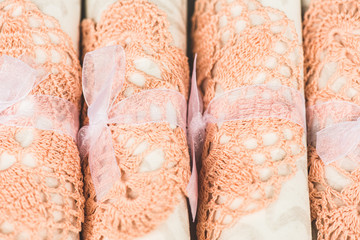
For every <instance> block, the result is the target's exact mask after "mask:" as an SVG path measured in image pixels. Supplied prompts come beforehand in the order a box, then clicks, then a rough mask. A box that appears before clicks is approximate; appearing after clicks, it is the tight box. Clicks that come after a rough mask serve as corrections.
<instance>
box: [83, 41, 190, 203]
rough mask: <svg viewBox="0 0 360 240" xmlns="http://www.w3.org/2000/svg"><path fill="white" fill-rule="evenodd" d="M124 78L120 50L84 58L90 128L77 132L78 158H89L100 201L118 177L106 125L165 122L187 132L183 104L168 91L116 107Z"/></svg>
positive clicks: (106, 50) (134, 98)
mask: <svg viewBox="0 0 360 240" xmlns="http://www.w3.org/2000/svg"><path fill="white" fill-rule="evenodd" d="M124 77H125V52H124V50H123V48H122V47H121V46H109V47H104V48H101V49H98V50H95V51H93V52H89V53H87V54H86V55H85V58H84V66H83V92H84V97H85V101H86V103H87V105H88V106H89V108H88V117H89V125H88V126H85V127H83V128H82V129H81V130H80V132H79V140H80V146H79V149H80V154H81V156H82V157H84V156H86V155H88V159H89V167H90V172H91V177H92V180H93V184H94V188H95V191H96V196H97V199H98V200H102V199H103V198H104V197H105V195H106V194H107V193H108V192H109V191H110V190H111V188H112V187H113V185H114V184H115V182H116V181H117V180H118V179H119V178H120V177H121V173H120V169H119V167H118V164H117V159H116V156H115V151H114V147H113V142H112V135H111V131H110V128H109V126H108V124H130V125H136V124H145V123H155V122H168V123H169V124H170V126H173V127H174V126H175V127H176V126H180V127H181V128H183V129H184V131H185V130H186V122H185V119H186V100H185V98H184V96H183V95H182V94H181V93H179V92H177V91H175V90H169V89H152V90H145V91H141V92H140V93H137V94H134V95H132V96H130V97H128V98H125V99H123V100H121V101H120V102H118V103H116V104H115V100H116V99H117V97H118V95H119V94H120V92H121V90H122V86H123V82H124Z"/></svg>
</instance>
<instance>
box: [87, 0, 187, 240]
mask: <svg viewBox="0 0 360 240" xmlns="http://www.w3.org/2000/svg"><path fill="white" fill-rule="evenodd" d="M98 2H99V3H97V2H94V1H88V2H87V7H88V8H91V7H93V4H95V5H96V6H102V5H101V4H100V2H102V1H98ZM112 2H114V1H112ZM153 2H154V1H153ZM158 2H159V4H160V2H161V1H158ZM162 3H163V4H165V3H168V5H169V7H170V8H169V11H180V12H182V11H183V10H176V9H178V8H183V7H185V6H183V5H179V2H178V1H173V4H174V5H173V6H171V3H170V2H165V1H162ZM104 4H105V3H104ZM106 6H107V7H105V8H103V9H104V10H103V12H101V14H102V16H101V17H100V18H98V17H97V16H95V15H91V16H90V17H91V18H93V19H94V20H95V21H96V20H97V19H99V20H98V21H97V23H95V21H94V20H92V19H86V20H84V21H83V23H82V29H83V49H84V51H85V52H89V51H93V50H95V49H96V51H94V52H92V53H91V55H86V58H85V60H84V61H85V62H84V64H86V62H87V61H86V59H87V58H88V56H94V54H95V55H96V54H97V53H98V51H100V50H101V49H103V47H105V46H110V45H119V46H121V47H122V48H123V49H124V55H125V59H126V60H125V63H124V64H125V71H124V74H120V75H119V77H118V78H115V79H114V81H115V80H116V81H115V83H116V86H119V84H120V83H122V86H121V89H120V90H119V94H118V96H117V97H115V98H114V99H115V100H114V101H113V103H112V105H111V106H108V107H109V108H110V109H113V107H114V106H116V105H118V104H121V103H126V102H131V101H132V100H129V99H131V98H136V97H137V96H141V94H145V92H146V91H150V90H151V91H162V90H168V91H173V92H177V93H180V94H181V95H182V96H183V97H185V98H186V97H187V95H188V86H189V82H188V79H189V76H188V74H189V70H188V65H187V58H186V56H185V53H184V50H183V49H181V48H180V47H179V46H176V44H175V43H176V42H181V41H182V42H183V43H185V35H175V36H174V35H172V34H171V32H170V31H169V28H170V27H169V26H171V25H172V24H174V25H175V26H176V25H177V24H178V23H175V22H174V23H169V18H170V17H168V18H167V17H166V16H170V15H169V14H167V12H164V11H162V10H161V8H160V7H158V4H157V3H156V4H154V3H152V2H150V1H146V0H131V1H130V0H123V1H117V2H114V3H111V4H109V5H106ZM97 8H98V7H96V8H94V9H97ZM170 9H171V10H170ZM89 11H90V10H87V12H89ZM90 12H91V11H90ZM182 21H183V19H180V22H179V25H181V24H182ZM184 26H185V24H184ZM182 36H184V38H183V39H178V38H180V37H182ZM174 39H176V41H175V40H174ZM99 56H100V55H99ZM101 56H102V55H101ZM93 58H94V60H96V59H97V58H99V57H93ZM110 59H117V58H116V57H115V58H108V60H107V61H109V64H110V63H111V60H110ZM120 59H123V58H120ZM121 62H123V61H121V60H119V64H120V63H121ZM92 65H93V64H90V65H89V66H92ZM105 65H106V60H105ZM94 66H95V65H94ZM84 67H85V65H84ZM90 70H91V67H90ZM109 71H110V70H109ZM86 72H87V71H85V69H84V74H86ZM109 74H110V73H109ZM121 76H122V77H121ZM84 79H86V77H85V75H84ZM122 79H123V80H122ZM90 86H91V85H90ZM99 88H101V86H99ZM113 88H114V87H112V89H113ZM95 89H96V88H95ZM104 89H107V88H104ZM98 90H99V89H98ZM115 92H116V91H115ZM140 99H141V98H140ZM150 99H151V100H148V103H147V104H150V105H149V106H150V107H149V108H150V112H151V114H150V120H151V119H153V118H154V117H155V119H157V117H156V116H157V114H159V113H160V112H162V111H161V109H163V107H164V106H165V107H166V112H167V116H166V118H165V119H166V121H163V122H156V121H155V122H151V121H147V120H144V119H147V117H146V116H147V115H146V113H148V112H149V111H148V110H146V111H145V110H144V111H140V112H138V113H137V111H138V110H139V108H138V107H136V105H133V104H130V105H129V107H127V111H123V112H121V111H120V112H118V111H117V110H116V114H114V116H110V115H108V116H107V117H106V118H101V119H99V120H101V121H100V123H102V128H103V127H104V123H108V128H110V132H111V139H112V146H113V149H114V151H115V157H114V156H113V155H112V156H108V155H106V156H104V158H98V160H97V161H98V162H95V163H94V161H93V160H91V159H90V158H91V151H89V157H90V158H89V159H87V158H84V165H83V169H84V173H85V195H86V198H87V199H86V207H85V224H84V226H83V237H84V238H85V239H111V240H113V239H147V240H148V239H178V240H182V239H190V236H189V219H188V210H187V204H186V196H185V195H186V187H187V184H188V182H189V177H190V162H189V154H188V148H187V141H186V132H185V131H184V129H183V127H181V126H179V124H178V121H177V120H176V119H177V118H176V116H177V115H176V112H177V107H176V104H175V102H174V103H171V102H170V100H171V98H164V99H167V100H163V101H162V104H158V102H157V100H156V98H155V97H154V98H150ZM178 102H179V101H178ZM87 103H88V104H90V106H91V102H89V101H88V100H87ZM98 104H100V103H98ZM102 104H105V103H102ZM102 104H101V105H102ZM147 104H142V103H141V102H140V106H143V107H145V108H146V105H147ZM105 105H107V104H105ZM90 106H89V109H88V112H87V114H88V115H89V114H90V115H92V113H91V112H93V111H94V110H92V109H91V108H93V107H90ZM102 106H104V105H102ZM124 109H125V108H124ZM146 109H147V108H146ZM90 110H91V111H90ZM127 112H128V113H131V114H132V113H134V115H133V116H132V117H130V119H133V120H130V121H127V122H126V121H125V122H124V121H115V122H111V121H112V119H113V118H116V119H117V120H119V119H126V118H127V117H124V116H123V114H125V115H128V114H127ZM135 113H136V114H140V115H139V117H140V119H142V121H141V122H137V120H136V119H137V118H133V117H134V116H135V115H136V114H135ZM90 115H89V119H88V120H87V119H86V120H85V121H84V124H88V123H89V128H93V127H91V126H94V121H93V120H91V117H90ZM100 115H101V114H100ZM161 119H163V118H161ZM95 122H96V121H95ZM137 123H138V124H137ZM105 132H106V131H105V128H104V131H102V133H100V132H98V133H97V134H100V135H99V136H101V137H104V139H108V137H106V134H105ZM94 134H96V133H94ZM85 136H87V135H85ZM88 142H89V145H88V146H91V145H93V146H96V144H91V141H90V140H89V141H88ZM86 145H87V144H85V146H86ZM93 152H96V151H95V150H94V151H93ZM105 157H106V159H109V160H106V161H105ZM94 158H95V157H94ZM110 162H112V163H114V162H115V163H116V166H117V167H116V168H115V170H114V168H113V167H111V166H113V165H112V164H109V163H110ZM93 163H94V164H93ZM105 163H106V164H105ZM94 169H95V171H93V170H94ZM96 169H98V170H99V171H98V170H96ZM105 169H107V171H105ZM106 174H108V175H112V176H114V177H115V178H112V177H109V176H107V175H106ZM96 176H98V177H96ZM119 176H120V177H119ZM107 181H109V182H110V185H109V184H105V183H106V182H107ZM103 183H104V184H103ZM102 186H104V187H102ZM104 189H105V190H104Z"/></svg>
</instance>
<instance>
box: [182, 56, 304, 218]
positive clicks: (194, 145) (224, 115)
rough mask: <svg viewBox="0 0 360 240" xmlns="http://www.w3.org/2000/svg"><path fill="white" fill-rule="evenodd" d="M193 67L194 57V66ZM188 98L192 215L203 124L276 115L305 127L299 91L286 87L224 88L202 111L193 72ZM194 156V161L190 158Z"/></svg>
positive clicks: (204, 126)
mask: <svg viewBox="0 0 360 240" xmlns="http://www.w3.org/2000/svg"><path fill="white" fill-rule="evenodd" d="M195 67H196V57H195V60H194V69H195ZM191 86H192V87H191V93H190V99H189V119H188V128H189V130H188V141H189V145H190V150H191V157H192V159H193V164H192V174H191V177H190V183H189V185H188V187H187V190H188V192H189V201H190V206H191V212H192V217H193V219H195V216H196V211H197V197H198V186H197V179H198V176H197V168H196V162H197V161H199V159H200V157H201V151H202V146H203V141H204V136H205V128H206V124H207V123H217V124H219V125H220V124H222V123H223V122H226V121H236V120H245V119H254V118H278V119H285V120H289V121H292V122H294V123H296V124H298V125H300V126H302V127H303V128H304V130H306V125H305V124H306V121H305V100H304V95H303V93H301V92H300V91H298V90H296V89H293V88H290V87H287V86H271V85H250V86H244V87H240V88H236V89H234V90H231V91H227V92H225V93H223V94H221V95H219V96H217V97H215V98H214V99H213V100H212V101H211V102H210V103H209V105H208V107H207V109H206V111H205V112H204V114H202V111H203V104H202V101H201V100H200V93H199V91H198V89H197V85H196V71H195V70H194V72H193V77H192V79H191ZM194 159H195V161H194Z"/></svg>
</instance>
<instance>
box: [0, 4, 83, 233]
mask: <svg viewBox="0 0 360 240" xmlns="http://www.w3.org/2000/svg"><path fill="white" fill-rule="evenodd" d="M0 15H1V20H0V26H1V29H0V51H1V55H2V57H1V61H0V64H1V74H0V75H1V77H0V79H1V80H0V81H1V83H0V84H1V97H0V102H1V104H0V105H1V108H0V109H1V110H0V116H1V117H0V189H1V190H0V239H5V240H7V239H9V240H10V239H11V240H13V239H18V240H20V239H78V238H79V232H80V231H81V223H82V221H83V207H84V199H83V190H82V189H83V184H82V173H81V167H80V158H79V152H78V150H77V146H76V141H75V138H76V133H77V131H78V122H79V121H78V119H79V111H80V100H81V86H80V64H79V61H78V57H77V55H76V51H75V50H74V47H73V45H74V44H73V42H72V40H71V38H70V37H69V36H68V35H67V34H66V33H65V32H64V31H63V30H62V28H61V27H60V25H59V23H58V21H57V20H56V19H55V18H53V17H50V16H48V15H45V14H44V13H42V12H41V11H40V10H39V9H38V8H37V6H36V5H35V4H34V3H32V2H30V1H27V0H5V1H2V2H1V3H0ZM73 30H74V32H75V29H73ZM5 55H8V56H5ZM12 57H14V58H12ZM15 58H18V59H15ZM19 59H21V60H22V61H20V60H19ZM25 62H26V63H25ZM29 65H30V66H29ZM35 69H36V70H35ZM35 73H36V74H35ZM34 74H35V75H34ZM39 74H40V75H39ZM35 78H36V79H35Z"/></svg>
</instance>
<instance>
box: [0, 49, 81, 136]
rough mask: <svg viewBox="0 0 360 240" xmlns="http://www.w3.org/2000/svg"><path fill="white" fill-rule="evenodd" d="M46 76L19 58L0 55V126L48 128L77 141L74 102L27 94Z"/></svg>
mask: <svg viewBox="0 0 360 240" xmlns="http://www.w3.org/2000/svg"><path fill="white" fill-rule="evenodd" d="M45 77H46V76H44V75H43V74H42V73H41V71H40V70H36V69H34V68H32V67H31V66H30V65H28V64H26V63H25V62H23V61H21V60H19V59H16V58H13V57H10V56H7V55H3V56H1V57H0V85H1V90H0V125H6V126H14V127H34V128H37V129H41V130H50V131H55V132H58V133H60V134H66V135H69V136H71V137H72V138H73V139H74V140H76V135H77V131H78V127H79V111H78V109H77V107H76V106H75V105H74V104H73V103H71V102H69V101H67V100H65V99H62V98H59V97H55V96H48V95H30V93H31V91H32V90H34V89H35V87H36V86H37V85H38V84H39V83H40V82H41V81H42V80H43V79H44V78H45Z"/></svg>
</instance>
